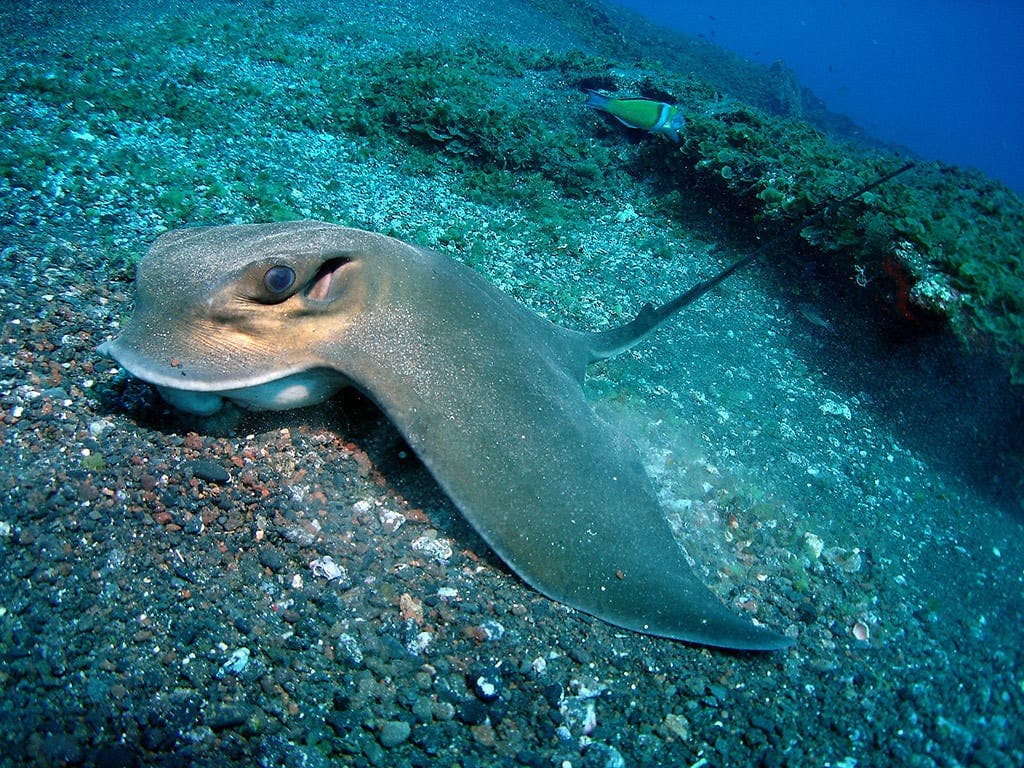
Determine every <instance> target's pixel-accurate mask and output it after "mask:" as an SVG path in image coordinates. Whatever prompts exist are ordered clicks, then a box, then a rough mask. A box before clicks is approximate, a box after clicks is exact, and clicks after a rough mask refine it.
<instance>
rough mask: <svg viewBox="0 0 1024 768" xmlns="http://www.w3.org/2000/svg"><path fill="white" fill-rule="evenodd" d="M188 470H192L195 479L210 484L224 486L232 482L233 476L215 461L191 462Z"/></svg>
mask: <svg viewBox="0 0 1024 768" xmlns="http://www.w3.org/2000/svg"><path fill="white" fill-rule="evenodd" d="M188 468H189V469H190V470H192V474H193V475H194V476H195V477H198V478H199V479H200V480H205V481H207V482H208V483H219V484H221V485H223V484H224V483H227V482H230V480H231V475H229V474H228V471H227V470H226V469H224V467H222V466H221V465H220V464H218V463H217V462H215V461H208V460H206V459H195V460H193V461H190V462H189V464H188Z"/></svg>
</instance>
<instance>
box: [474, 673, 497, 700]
mask: <svg viewBox="0 0 1024 768" xmlns="http://www.w3.org/2000/svg"><path fill="white" fill-rule="evenodd" d="M469 683H470V688H472V690H473V693H474V695H475V696H476V697H477V698H478V699H480V701H482V702H484V703H485V704H490V703H491V702H492V701H496V700H497V699H498V697H499V696H500V695H501V670H499V669H498V668H497V667H483V668H479V669H477V670H475V671H474V672H471V673H470V675H469Z"/></svg>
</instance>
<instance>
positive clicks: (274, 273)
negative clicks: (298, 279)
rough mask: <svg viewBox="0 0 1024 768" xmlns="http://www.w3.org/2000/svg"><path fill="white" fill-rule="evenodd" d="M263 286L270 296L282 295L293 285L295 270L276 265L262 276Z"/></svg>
mask: <svg viewBox="0 0 1024 768" xmlns="http://www.w3.org/2000/svg"><path fill="white" fill-rule="evenodd" d="M263 284H264V285H265V286H266V287H267V290H268V291H270V292H271V293H272V294H278V293H284V292H285V291H287V290H288V289H289V288H291V287H292V286H293V285H295V270H294V269H292V268H291V267H286V266H285V265H283V264H276V265H274V266H273V267H271V268H270V269H268V270H267V273H266V274H265V275H263Z"/></svg>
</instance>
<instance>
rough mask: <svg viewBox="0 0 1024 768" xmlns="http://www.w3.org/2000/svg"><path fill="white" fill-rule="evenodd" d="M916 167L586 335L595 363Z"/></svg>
mask: <svg viewBox="0 0 1024 768" xmlns="http://www.w3.org/2000/svg"><path fill="white" fill-rule="evenodd" d="M913 167H914V163H906V164H905V165H903V166H901V167H899V168H897V169H896V170H895V171H891V172H890V173H887V174H885V175H884V176H879V177H878V178H877V179H875V180H874V181H872V182H870V183H869V184H865V185H864V186H863V187H860V188H859V189H857V190H856V191H855V192H851V193H850V194H849V195H847V196H846V197H844V198H842V199H841V200H838V201H836V202H832V203H825V204H823V205H820V206H819V207H818V210H817V211H816V212H814V213H809V214H807V215H806V216H804V217H803V218H802V219H800V220H799V221H798V222H796V223H795V224H793V225H792V226H791V227H789V228H788V229H786V230H785V231H783V232H780V233H779V234H778V235H776V236H775V237H773V238H772V239H771V240H769V241H768V242H767V243H765V244H764V245H762V246H761V247H760V248H758V249H757V250H755V251H753V252H752V253H749V254H747V255H746V256H744V257H743V258H742V259H737V260H736V261H734V262H733V263H732V264H730V265H729V266H727V267H726V268H725V269H723V270H722V271H721V272H719V273H718V274H717V275H714V276H713V277H711V278H709V279H707V280H704V281H703V282H700V283H697V284H696V285H695V286H693V287H692V288H690V289H689V290H687V291H684V292H683V293H681V294H679V295H678V296H676V297H675V298H674V299H672V300H671V301H668V302H666V303H664V304H662V305H661V306H655V305H654V304H651V303H650V302H648V303H647V304H644V306H643V307H642V308H641V309H640V312H638V313H637V316H636V317H635V318H633V320H631V321H630V322H628V323H626V324H625V325H620V326H618V327H617V328H611V329H609V330H607V331H598V332H596V333H589V334H586V336H587V340H588V342H589V352H590V355H591V359H592V360H601V359H603V358H606V357H611V356H612V355H617V354H618V353H619V352H624V351H625V350H627V349H629V348H630V347H632V346H633V345H634V344H636V343H637V342H638V341H640V340H641V339H642V338H643V337H644V336H646V335H647V334H648V333H650V332H651V331H653V330H654V329H655V328H657V327H658V326H659V325H661V324H662V323H663V322H665V321H666V320H667V319H668V318H670V317H671V316H672V315H674V314H675V313H676V312H678V311H679V310H681V309H682V308H683V307H685V306H688V305H689V304H692V303H693V302H694V301H696V300H697V299H699V298H700V297H701V296H703V295H704V294H705V293H707V292H708V291H710V290H712V289H713V288H716V287H717V286H718V285H720V284H721V283H723V282H725V281H726V280H727V279H729V278H730V277H732V275H733V274H735V273H736V272H738V271H740V270H741V269H743V268H744V267H747V266H749V265H750V264H752V263H753V262H755V261H757V259H759V258H761V257H762V256H763V255H764V254H766V253H768V252H769V251H771V250H772V249H773V248H775V246H777V245H778V244H779V243H781V242H782V241H784V240H787V239H789V238H791V237H793V236H794V235H796V234H798V233H799V232H802V231H803V230H804V229H806V228H807V227H809V226H811V225H812V224H817V223H818V222H820V221H821V220H822V219H824V218H825V217H826V216H827V215H828V213H829V211H831V210H833V209H835V208H839V207H841V206H843V205H845V204H846V203H848V202H850V201H851V200H856V199H857V198H858V197H860V196H861V195H865V194H867V193H868V192H870V191H871V190H873V189H875V188H876V187H879V186H881V185H882V184H885V183H886V182H887V181H891V180H892V179H894V178H896V177H897V176H899V175H900V174H902V173H905V172H906V171H909V170H910V169H911V168H913Z"/></svg>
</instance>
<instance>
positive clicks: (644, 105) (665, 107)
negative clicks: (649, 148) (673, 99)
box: [587, 90, 686, 141]
mask: <svg viewBox="0 0 1024 768" xmlns="http://www.w3.org/2000/svg"><path fill="white" fill-rule="evenodd" d="M587 93H588V94H589V97H588V99H587V106H588V107H590V108H591V109H597V110H600V111H601V112H607V113H608V114H609V115H611V116H612V117H614V118H615V119H616V120H618V121H619V122H620V123H622V124H623V125H626V126H629V127H630V128H637V129H639V130H641V131H647V132H648V133H657V134H660V135H662V136H664V137H666V138H668V139H671V140H672V141H679V132H680V131H681V130H683V128H684V127H685V126H686V118H685V117H683V113H682V112H680V111H679V107H675V106H673V105H671V104H666V103H665V102H663V101H654V100H653V99H615V98H612V97H611V96H605V95H604V94H601V93H598V92H597V91H590V90H588V91H587Z"/></svg>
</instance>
